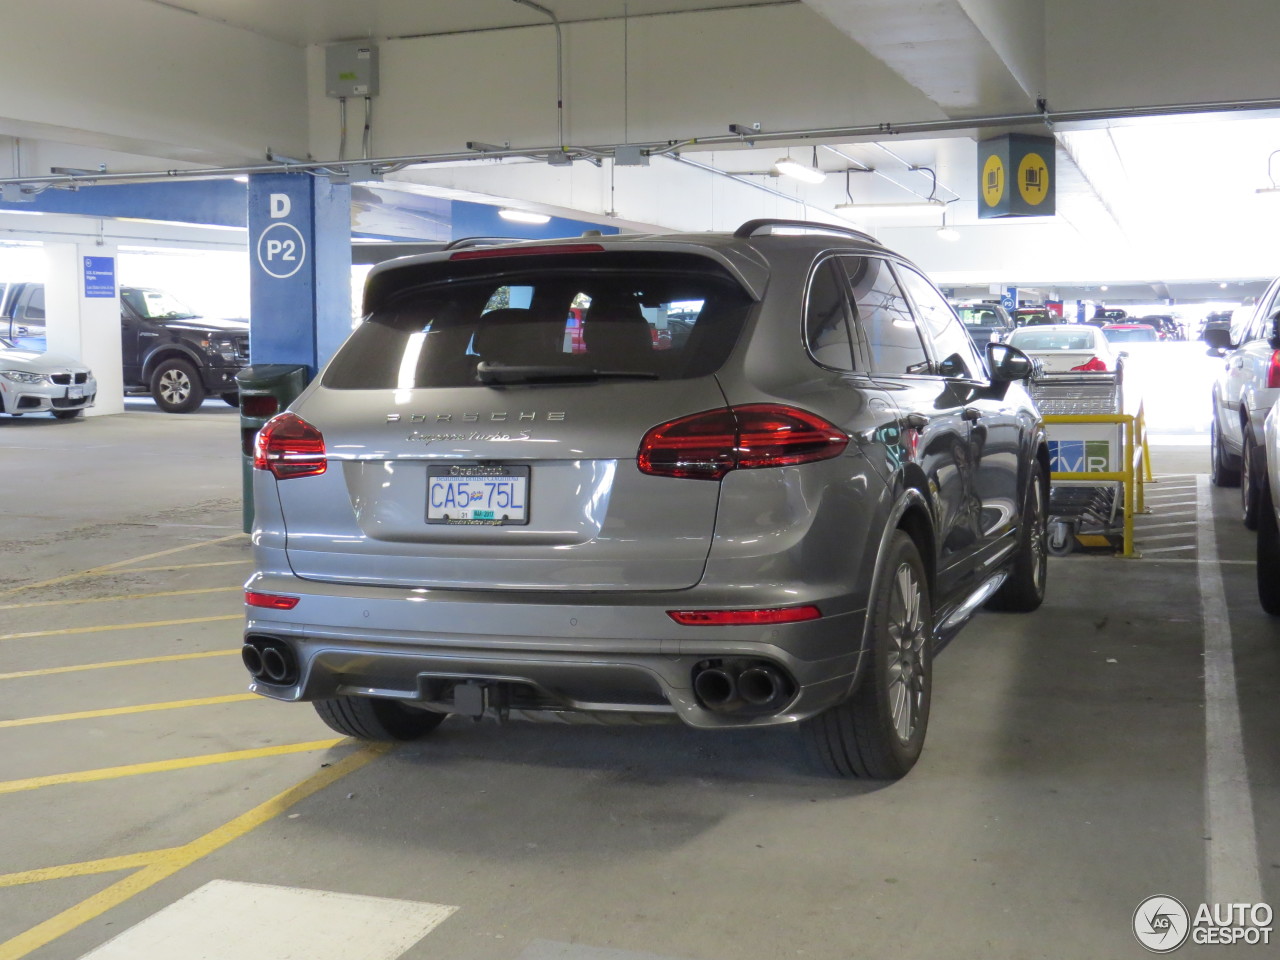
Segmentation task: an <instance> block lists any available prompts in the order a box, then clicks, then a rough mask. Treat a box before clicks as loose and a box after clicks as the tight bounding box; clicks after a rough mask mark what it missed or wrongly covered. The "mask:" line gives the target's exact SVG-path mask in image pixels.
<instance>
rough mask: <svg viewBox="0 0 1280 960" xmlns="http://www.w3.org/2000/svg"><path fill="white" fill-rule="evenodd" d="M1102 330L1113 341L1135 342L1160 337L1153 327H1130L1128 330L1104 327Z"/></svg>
mask: <svg viewBox="0 0 1280 960" xmlns="http://www.w3.org/2000/svg"><path fill="white" fill-rule="evenodd" d="M1102 332H1103V334H1105V335H1106V338H1107V339H1108V340H1110V341H1111V342H1112V343H1135V342H1141V341H1144V340H1147V341H1150V340H1156V339H1158V338H1157V337H1156V332H1155V330H1154V329H1153V328H1152V327H1130V328H1129V329H1127V330H1108V329H1107V328H1106V327H1103V328H1102Z"/></svg>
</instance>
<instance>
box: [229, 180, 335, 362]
mask: <svg viewBox="0 0 1280 960" xmlns="http://www.w3.org/2000/svg"><path fill="white" fill-rule="evenodd" d="M248 204H249V263H250V271H251V277H250V286H249V299H250V303H251V310H250V319H249V354H250V358H251V360H252V362H253V364H254V365H255V366H256V365H258V364H265V363H286V364H302V365H304V366H306V367H307V369H308V370H309V371H310V374H311V375H312V376H314V375H315V373H316V371H317V370H318V369H319V368H320V367H321V366H323V365H324V363H325V362H326V361H327V360H328V359H329V358H330V357H331V356H333V353H334V351H335V350H337V349H338V347H339V346H340V345H341V344H342V341H343V340H345V339H346V338H347V335H348V334H349V333H350V332H351V187H350V185H349V184H334V183H330V182H329V180H328V179H327V178H325V177H316V176H312V175H310V174H299V173H263V174H254V175H252V176H250V178H249V195H248Z"/></svg>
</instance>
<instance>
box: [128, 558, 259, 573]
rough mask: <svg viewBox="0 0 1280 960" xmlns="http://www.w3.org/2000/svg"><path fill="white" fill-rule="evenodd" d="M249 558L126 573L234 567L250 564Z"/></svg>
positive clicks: (131, 568)
mask: <svg viewBox="0 0 1280 960" xmlns="http://www.w3.org/2000/svg"><path fill="white" fill-rule="evenodd" d="M249 562H250V561H249V558H248V557H245V558H244V559H243V560H211V561H209V562H208V563H175V564H173V565H171V566H167V567H130V568H129V569H128V570H126V571H124V572H125V573H155V572H157V571H160V570H195V569H196V568H197V567H234V566H240V565H244V564H246V563H249Z"/></svg>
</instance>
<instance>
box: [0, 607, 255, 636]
mask: <svg viewBox="0 0 1280 960" xmlns="http://www.w3.org/2000/svg"><path fill="white" fill-rule="evenodd" d="M243 619H244V614H243V613H226V614H221V615H219V616H216V617H188V618H187V619H185V620H144V621H142V622H141V623H112V624H107V625H106V626H101V627H68V628H67V629H66V630H30V631H28V632H27V633H0V640H29V639H31V638H32V637H67V636H71V635H72V634H76V633H103V632H106V631H108V630H145V629H146V628H148V627H177V626H182V625H183V624H187V623H216V622H218V621H219V620H243Z"/></svg>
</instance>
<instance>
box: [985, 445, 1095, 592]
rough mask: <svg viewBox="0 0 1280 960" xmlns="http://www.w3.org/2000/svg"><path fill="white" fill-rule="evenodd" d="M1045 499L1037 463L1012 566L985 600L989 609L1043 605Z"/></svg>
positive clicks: (1046, 554)
mask: <svg viewBox="0 0 1280 960" xmlns="http://www.w3.org/2000/svg"><path fill="white" fill-rule="evenodd" d="M1048 500H1049V498H1048V496H1046V494H1045V489H1044V470H1043V468H1042V467H1041V466H1040V463H1039V461H1037V462H1036V464H1035V466H1034V467H1032V468H1031V476H1030V477H1028V479H1027V493H1026V496H1025V497H1024V498H1023V503H1022V520H1021V521H1020V522H1019V524H1018V527H1019V529H1018V548H1017V550H1016V551H1015V552H1014V555H1013V556H1014V559H1013V567H1012V569H1011V570H1010V571H1009V579H1007V580H1006V581H1005V582H1004V583H1002V584H1001V585H1000V589H999V590H997V591H996V592H995V594H994V596H992V598H991V599H990V600H988V601H987V607H988V608H989V609H991V610H1005V611H1008V612H1010V613H1030V612H1031V611H1032V610H1036V609H1038V608H1039V607H1040V604H1042V603H1044V589H1045V583H1046V581H1047V580H1048V574H1049V549H1048V537H1049V532H1048V526H1049V515H1048ZM1072 539H1074V538H1072Z"/></svg>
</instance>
